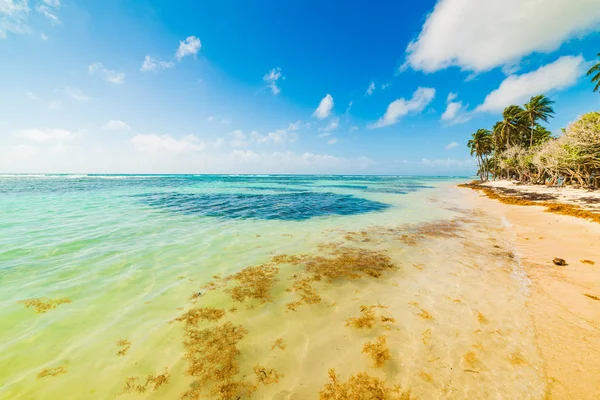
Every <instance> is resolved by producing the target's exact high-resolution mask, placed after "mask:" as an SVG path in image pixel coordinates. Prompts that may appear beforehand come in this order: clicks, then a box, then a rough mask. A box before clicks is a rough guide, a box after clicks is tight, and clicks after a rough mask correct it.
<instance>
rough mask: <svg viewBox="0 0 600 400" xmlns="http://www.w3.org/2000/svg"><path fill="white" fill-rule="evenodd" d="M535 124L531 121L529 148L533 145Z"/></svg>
mask: <svg viewBox="0 0 600 400" xmlns="http://www.w3.org/2000/svg"><path fill="white" fill-rule="evenodd" d="M534 126H535V124H534V123H531V139H530V140H529V148H532V147H533V127H534Z"/></svg>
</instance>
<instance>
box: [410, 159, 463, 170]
mask: <svg viewBox="0 0 600 400" xmlns="http://www.w3.org/2000/svg"><path fill="white" fill-rule="evenodd" d="M402 163H403V164H407V165H418V166H422V167H425V168H429V169H438V170H447V169H448V168H455V169H462V170H470V169H472V168H473V167H474V166H475V159H474V158H467V159H465V160H458V159H455V158H445V159H444V158H438V159H430V158H422V159H421V160H419V161H409V160H402Z"/></svg>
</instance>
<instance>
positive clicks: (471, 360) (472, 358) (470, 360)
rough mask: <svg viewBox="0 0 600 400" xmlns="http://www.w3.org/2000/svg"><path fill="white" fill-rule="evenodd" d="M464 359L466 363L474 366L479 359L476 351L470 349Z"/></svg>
mask: <svg viewBox="0 0 600 400" xmlns="http://www.w3.org/2000/svg"><path fill="white" fill-rule="evenodd" d="M463 360H464V361H465V363H466V364H467V365H468V366H469V367H471V368H473V367H475V366H477V363H478V360H477V355H476V354H475V352H473V351H469V352H467V353H466V354H465V355H464V356H463Z"/></svg>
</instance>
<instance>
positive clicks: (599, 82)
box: [587, 53, 600, 92]
mask: <svg viewBox="0 0 600 400" xmlns="http://www.w3.org/2000/svg"><path fill="white" fill-rule="evenodd" d="M598 57H600V53H598ZM594 74H595V75H594ZM587 75H588V76H590V75H593V76H592V83H595V84H596V86H595V87H594V92H597V91H598V90H600V62H598V63H597V64H596V65H594V66H593V67H592V68H590V70H589V71H588V72H587Z"/></svg>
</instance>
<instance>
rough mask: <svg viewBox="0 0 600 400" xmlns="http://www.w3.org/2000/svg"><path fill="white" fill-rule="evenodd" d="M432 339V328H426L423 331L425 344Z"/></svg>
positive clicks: (422, 338) (422, 336) (422, 337)
mask: <svg viewBox="0 0 600 400" xmlns="http://www.w3.org/2000/svg"><path fill="white" fill-rule="evenodd" d="M430 339H431V329H426V330H424V331H423V333H422V334H421V340H422V341H423V344H424V345H428V344H429V340H430Z"/></svg>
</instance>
